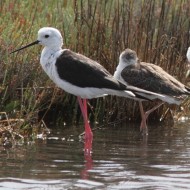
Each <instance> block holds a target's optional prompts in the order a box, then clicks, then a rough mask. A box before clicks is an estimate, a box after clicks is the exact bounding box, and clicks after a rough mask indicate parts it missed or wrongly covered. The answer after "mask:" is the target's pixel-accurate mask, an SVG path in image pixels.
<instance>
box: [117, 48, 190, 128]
mask: <svg viewBox="0 0 190 190" xmlns="http://www.w3.org/2000/svg"><path fill="white" fill-rule="evenodd" d="M114 77H115V78H116V79H118V80H121V81H123V82H124V83H125V84H126V85H133V86H136V87H138V88H142V89H145V90H148V91H151V92H155V93H159V94H162V95H163V96H157V95H155V97H153V96H151V97H153V98H152V99H159V100H161V101H162V103H159V104H158V105H156V106H155V107H153V108H152V109H151V110H149V111H147V112H146V113H145V114H144V118H142V122H141V130H142V129H143V128H146V127H147V126H146V125H145V124H146V123H144V122H143V121H145V120H147V118H148V116H149V114H150V113H151V112H152V111H154V110H156V109H157V108H159V107H160V106H161V105H162V104H163V102H167V103H169V104H176V105H180V104H181V102H182V101H183V100H184V98H185V97H186V96H187V95H190V88H189V87H187V86H185V85H184V84H182V83H181V82H179V81H178V80H177V79H175V78H174V77H172V76H171V75H170V74H168V73H167V72H166V71H164V70H163V69H162V68H161V67H159V66H157V65H154V64H152V63H145V62H140V60H139V59H138V57H137V54H136V52H135V51H133V50H131V49H126V50H124V51H123V52H122V53H121V54H120V57H119V64H118V66H117V68H116V71H115V73H114ZM139 106H140V107H142V101H139ZM141 116H142V115H141ZM142 117H143V116H142Z"/></svg>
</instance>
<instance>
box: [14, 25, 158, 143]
mask: <svg viewBox="0 0 190 190" xmlns="http://www.w3.org/2000/svg"><path fill="white" fill-rule="evenodd" d="M35 44H40V45H43V46H45V47H44V49H43V50H42V53H41V58H40V63H41V66H42V68H43V69H44V71H45V72H46V73H47V75H48V76H49V77H50V79H52V80H53V81H54V82H55V84H56V85H57V86H58V87H60V88H62V89H63V90H65V91H66V92H68V93H71V94H73V95H75V96H77V98H78V102H79V105H80V108H81V111H82V115H83V118H84V122H85V140H88V141H89V142H92V137H93V134H92V131H91V128H90V125H89V123H88V114H87V100H86V99H91V98H97V97H101V96H104V95H107V94H109V95H117V96H123V97H127V98H132V99H141V100H143V99H146V100H147V99H149V98H150V97H151V96H155V94H154V93H151V92H148V91H145V90H142V89H139V88H136V87H133V86H126V85H124V84H123V83H121V82H119V81H118V80H116V79H115V78H114V77H113V76H112V75H111V74H110V73H109V72H108V71H107V70H106V69H105V68H104V67H103V66H101V65H100V64H99V63H97V62H95V61H93V60H91V59H89V58H87V57H85V56H84V55H81V54H78V53H75V52H72V51H71V50H69V49H62V45H63V38H62V36H61V33H60V32H59V31H58V30H57V29H55V28H52V27H44V28H41V29H40V30H39V31H38V38H37V40H36V41H35V42H33V43H31V44H28V45H26V46H24V47H22V48H19V49H17V50H15V51H13V52H12V53H14V52H17V51H19V50H22V49H24V48H27V47H29V46H32V45H35ZM158 96H159V95H158ZM87 144H88V143H87Z"/></svg>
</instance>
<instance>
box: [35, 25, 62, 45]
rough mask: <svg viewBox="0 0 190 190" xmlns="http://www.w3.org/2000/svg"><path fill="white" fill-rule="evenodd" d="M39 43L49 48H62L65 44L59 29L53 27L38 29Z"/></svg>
mask: <svg viewBox="0 0 190 190" xmlns="http://www.w3.org/2000/svg"><path fill="white" fill-rule="evenodd" d="M38 41H39V44H41V45H43V46H46V47H48V48H52V49H54V48H61V47H62V45H63V38H62V36H61V33H60V32H59V30H57V29H55V28H52V27H44V28H41V29H40V30H39V31H38Z"/></svg>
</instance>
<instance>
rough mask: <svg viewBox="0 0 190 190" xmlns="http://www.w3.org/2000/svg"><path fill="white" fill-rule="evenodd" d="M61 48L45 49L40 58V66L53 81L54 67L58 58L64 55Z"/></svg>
mask: <svg viewBox="0 0 190 190" xmlns="http://www.w3.org/2000/svg"><path fill="white" fill-rule="evenodd" d="M62 51H63V50H62V49H61V47H60V48H48V47H44V49H43V50H42V54H41V57H40V64H41V65H42V68H43V69H44V71H45V72H46V73H47V74H48V76H49V77H50V78H51V79H52V67H54V65H55V62H56V60H57V58H58V57H59V56H60V54H61V53H62Z"/></svg>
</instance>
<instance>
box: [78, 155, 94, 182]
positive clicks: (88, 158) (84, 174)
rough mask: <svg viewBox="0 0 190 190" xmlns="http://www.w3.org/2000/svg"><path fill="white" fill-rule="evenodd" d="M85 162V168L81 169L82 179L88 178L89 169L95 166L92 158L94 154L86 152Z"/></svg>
mask: <svg viewBox="0 0 190 190" xmlns="http://www.w3.org/2000/svg"><path fill="white" fill-rule="evenodd" d="M84 159H85V164H84V169H83V170H82V171H81V178H82V179H88V177H89V173H88V171H89V170H90V169H92V167H93V160H92V154H91V153H89V154H84Z"/></svg>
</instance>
